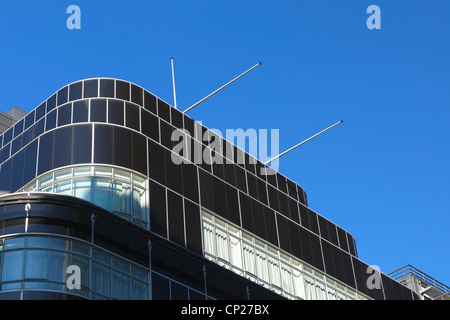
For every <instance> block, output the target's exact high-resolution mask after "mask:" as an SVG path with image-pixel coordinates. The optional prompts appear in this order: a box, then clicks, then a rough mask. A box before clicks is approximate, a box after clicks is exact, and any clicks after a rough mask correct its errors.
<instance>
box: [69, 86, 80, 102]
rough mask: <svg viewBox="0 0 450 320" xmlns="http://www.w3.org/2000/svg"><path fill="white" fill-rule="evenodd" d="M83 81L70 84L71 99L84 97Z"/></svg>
mask: <svg viewBox="0 0 450 320" xmlns="http://www.w3.org/2000/svg"><path fill="white" fill-rule="evenodd" d="M82 93H83V82H81V81H79V82H75V83H72V84H71V85H70V86H69V101H73V100H78V99H81V98H82Z"/></svg>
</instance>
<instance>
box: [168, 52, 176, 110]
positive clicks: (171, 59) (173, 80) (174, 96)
mask: <svg viewBox="0 0 450 320" xmlns="http://www.w3.org/2000/svg"><path fill="white" fill-rule="evenodd" d="M170 63H171V64H172V85H173V103H174V107H175V109H177V94H176V92H175V73H174V71H173V58H170Z"/></svg>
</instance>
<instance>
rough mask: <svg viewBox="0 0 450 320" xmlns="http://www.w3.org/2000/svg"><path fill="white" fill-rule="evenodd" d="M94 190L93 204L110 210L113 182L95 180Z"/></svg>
mask: <svg viewBox="0 0 450 320" xmlns="http://www.w3.org/2000/svg"><path fill="white" fill-rule="evenodd" d="M92 185H93V190H92V196H93V198H92V202H94V203H95V204H96V205H98V206H100V207H102V208H104V209H106V210H110V208H111V205H110V203H111V202H110V194H111V182H110V181H109V180H106V179H98V178H97V179H93V183H92Z"/></svg>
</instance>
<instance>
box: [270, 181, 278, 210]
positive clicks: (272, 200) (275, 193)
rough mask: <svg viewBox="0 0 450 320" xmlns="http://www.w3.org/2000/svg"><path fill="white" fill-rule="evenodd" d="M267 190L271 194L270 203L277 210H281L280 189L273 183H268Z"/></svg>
mask: <svg viewBox="0 0 450 320" xmlns="http://www.w3.org/2000/svg"><path fill="white" fill-rule="evenodd" d="M267 192H268V194H269V205H270V207H271V208H272V209H273V210H275V211H278V212H279V211H280V205H279V202H278V191H277V189H275V188H274V187H272V186H271V185H267Z"/></svg>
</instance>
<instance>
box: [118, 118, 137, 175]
mask: <svg viewBox="0 0 450 320" xmlns="http://www.w3.org/2000/svg"><path fill="white" fill-rule="evenodd" d="M132 150H133V149H132V142H131V131H130V130H128V129H126V128H122V127H116V126H115V127H114V164H115V165H118V166H121V167H125V168H130V169H131V168H133V164H132V163H133V160H132Z"/></svg>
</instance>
